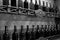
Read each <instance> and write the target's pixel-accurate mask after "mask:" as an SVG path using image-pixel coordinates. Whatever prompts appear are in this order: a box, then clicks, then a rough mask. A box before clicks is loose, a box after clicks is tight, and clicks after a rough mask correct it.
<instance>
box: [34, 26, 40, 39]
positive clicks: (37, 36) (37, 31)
mask: <svg viewBox="0 0 60 40" xmlns="http://www.w3.org/2000/svg"><path fill="white" fill-rule="evenodd" d="M35 38H36V39H38V38H39V25H37V29H36V34H35Z"/></svg>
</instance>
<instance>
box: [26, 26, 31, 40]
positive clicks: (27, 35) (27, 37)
mask: <svg viewBox="0 0 60 40" xmlns="http://www.w3.org/2000/svg"><path fill="white" fill-rule="evenodd" d="M25 36H26V40H30V32H29V25H27V30H26V33H25Z"/></svg>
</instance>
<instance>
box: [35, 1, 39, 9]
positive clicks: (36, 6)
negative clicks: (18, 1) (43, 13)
mask: <svg viewBox="0 0 60 40" xmlns="http://www.w3.org/2000/svg"><path fill="white" fill-rule="evenodd" d="M34 7H35V10H38V4H37V0H35V5H34Z"/></svg>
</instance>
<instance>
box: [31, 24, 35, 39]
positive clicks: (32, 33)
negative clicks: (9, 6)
mask: <svg viewBox="0 0 60 40" xmlns="http://www.w3.org/2000/svg"><path fill="white" fill-rule="evenodd" d="M31 40H35V33H34V25H32V31H31Z"/></svg>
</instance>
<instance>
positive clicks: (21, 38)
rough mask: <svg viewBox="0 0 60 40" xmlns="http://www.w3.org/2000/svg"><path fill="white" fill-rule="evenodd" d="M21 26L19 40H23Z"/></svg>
mask: <svg viewBox="0 0 60 40" xmlns="http://www.w3.org/2000/svg"><path fill="white" fill-rule="evenodd" d="M23 37H24V35H23V25H21V30H20V34H19V40H23Z"/></svg>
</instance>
